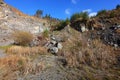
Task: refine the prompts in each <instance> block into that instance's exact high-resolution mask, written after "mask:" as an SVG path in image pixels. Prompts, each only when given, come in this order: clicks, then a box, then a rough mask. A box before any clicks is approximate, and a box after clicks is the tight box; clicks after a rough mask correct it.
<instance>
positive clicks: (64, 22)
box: [55, 18, 70, 30]
mask: <svg viewBox="0 0 120 80" xmlns="http://www.w3.org/2000/svg"><path fill="white" fill-rule="evenodd" d="M68 24H70V20H69V19H68V18H67V19H66V20H62V21H61V22H60V23H58V24H57V25H56V29H55V30H62V29H63V28H64V27H65V26H67V25H68Z"/></svg>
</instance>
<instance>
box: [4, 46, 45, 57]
mask: <svg viewBox="0 0 120 80" xmlns="http://www.w3.org/2000/svg"><path fill="white" fill-rule="evenodd" d="M6 53H8V54H16V55H20V56H33V55H36V54H41V55H44V54H47V50H46V49H45V48H44V47H40V46H38V47H22V46H12V47H10V48H8V49H7V50H6Z"/></svg>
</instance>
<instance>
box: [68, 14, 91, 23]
mask: <svg viewBox="0 0 120 80" xmlns="http://www.w3.org/2000/svg"><path fill="white" fill-rule="evenodd" d="M77 19H81V20H82V21H83V22H84V21H86V20H88V19H89V16H88V12H80V13H75V14H73V15H72V16H71V18H70V22H71V23H72V22H74V21H75V20H77Z"/></svg>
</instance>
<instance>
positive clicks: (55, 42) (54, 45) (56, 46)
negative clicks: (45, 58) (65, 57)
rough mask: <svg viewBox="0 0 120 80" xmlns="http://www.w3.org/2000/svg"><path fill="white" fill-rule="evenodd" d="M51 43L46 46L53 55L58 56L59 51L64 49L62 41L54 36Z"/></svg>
mask: <svg viewBox="0 0 120 80" xmlns="http://www.w3.org/2000/svg"><path fill="white" fill-rule="evenodd" d="M50 39H51V40H50V41H49V42H48V43H47V44H46V45H45V46H46V47H47V49H48V51H49V52H51V53H52V54H57V53H58V51H59V50H61V49H62V47H63V46H62V44H61V42H62V39H61V38H59V37H54V36H53V35H52V36H51V37H50Z"/></svg>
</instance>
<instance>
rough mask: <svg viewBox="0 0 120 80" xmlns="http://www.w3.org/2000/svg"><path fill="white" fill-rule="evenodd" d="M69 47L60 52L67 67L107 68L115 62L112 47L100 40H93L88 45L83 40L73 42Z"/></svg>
mask: <svg viewBox="0 0 120 80" xmlns="http://www.w3.org/2000/svg"><path fill="white" fill-rule="evenodd" d="M74 43H75V44H74V45H71V46H70V47H69V48H67V49H64V50H63V52H61V54H60V55H61V56H63V57H65V58H66V61H67V64H68V66H69V67H80V66H83V65H88V66H90V67H94V68H99V69H108V68H110V67H112V66H113V64H115V63H116V59H115V54H114V51H113V48H112V47H110V46H107V45H105V44H103V43H102V42H101V41H100V40H97V39H96V40H93V41H91V42H90V43H89V46H88V45H85V43H86V42H84V41H77V42H74Z"/></svg>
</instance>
